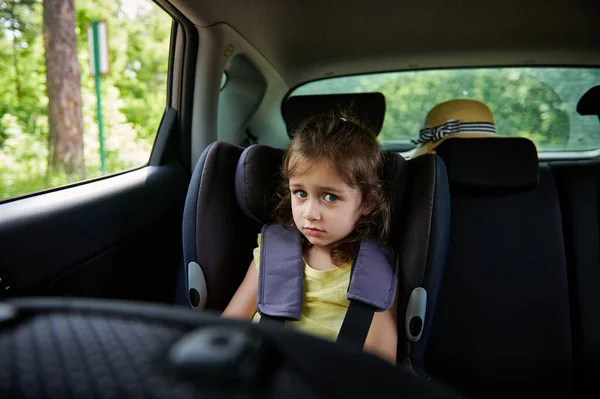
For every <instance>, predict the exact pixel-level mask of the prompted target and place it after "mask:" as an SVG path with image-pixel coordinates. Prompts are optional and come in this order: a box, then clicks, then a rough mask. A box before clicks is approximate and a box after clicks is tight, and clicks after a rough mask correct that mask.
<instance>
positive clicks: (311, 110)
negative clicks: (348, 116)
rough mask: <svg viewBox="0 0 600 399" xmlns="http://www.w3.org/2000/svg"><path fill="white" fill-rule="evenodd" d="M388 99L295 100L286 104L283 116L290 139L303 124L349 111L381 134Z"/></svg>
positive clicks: (354, 96)
mask: <svg viewBox="0 0 600 399" xmlns="http://www.w3.org/2000/svg"><path fill="white" fill-rule="evenodd" d="M385 107H386V105H385V96H384V95H383V94H381V93H350V94H323V95H320V94H319V95H317V94H315V95H303V96H292V97H288V99H287V100H286V101H285V102H284V103H283V105H282V109H281V112H282V114H283V119H284V120H285V125H286V127H287V131H288V136H290V137H291V136H292V134H293V132H294V130H296V128H297V127H298V125H299V124H300V122H302V121H303V120H305V119H306V118H308V117H310V116H312V115H317V114H321V113H327V112H331V111H334V112H337V111H340V110H347V111H350V112H351V113H352V114H353V115H354V116H355V117H356V118H358V119H359V120H360V121H361V122H362V123H363V124H365V125H367V126H368V127H370V128H371V129H372V130H373V131H374V132H375V133H376V134H379V132H381V128H382V126H383V119H384V117H385Z"/></svg>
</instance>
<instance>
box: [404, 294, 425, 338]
mask: <svg viewBox="0 0 600 399" xmlns="http://www.w3.org/2000/svg"><path fill="white" fill-rule="evenodd" d="M426 311H427V291H426V290H425V289H424V288H422V287H417V288H415V289H414V290H413V291H412V293H411V294H410V299H409V300H408V306H407V308H406V318H405V321H404V330H405V333H406V338H407V339H408V340H409V341H410V342H417V341H418V340H419V339H421V334H422V333H423V326H424V325H425V313H426ZM415 317H419V318H421V329H420V330H419V334H417V335H413V334H412V333H411V332H410V322H411V320H412V319H413V318H415Z"/></svg>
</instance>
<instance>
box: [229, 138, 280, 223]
mask: <svg viewBox="0 0 600 399" xmlns="http://www.w3.org/2000/svg"><path fill="white" fill-rule="evenodd" d="M284 155H285V150H282V149H279V148H273V147H269V146H266V145H260V144H255V145H251V146H250V147H248V148H246V149H245V150H244V152H242V155H241V156H240V159H239V161H238V164H237V169H236V172H235V196H236V199H237V202H238V205H239V207H240V209H241V210H242V212H244V213H245V214H246V215H247V216H248V217H250V218H252V219H254V220H256V221H258V222H259V223H263V224H266V223H272V222H273V221H274V218H273V214H272V212H273V210H274V209H275V206H276V205H277V189H278V188H279V185H280V184H281V178H282V176H281V164H282V162H283V157H284Z"/></svg>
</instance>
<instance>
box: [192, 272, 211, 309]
mask: <svg viewBox="0 0 600 399" xmlns="http://www.w3.org/2000/svg"><path fill="white" fill-rule="evenodd" d="M192 289H195V290H196V291H198V294H199V295H200V301H199V302H198V305H197V306H194V304H193V303H192V300H191V298H190V291H191V290H192ZM187 296H188V302H189V304H190V306H191V307H193V308H195V309H204V307H205V306H206V300H207V299H208V291H207V290H206V279H205V278H204V273H203V272H202V268H201V267H200V265H199V264H197V263H196V262H190V263H189V265H188V292H187Z"/></svg>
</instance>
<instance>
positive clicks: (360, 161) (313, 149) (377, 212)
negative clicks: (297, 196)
mask: <svg viewBox="0 0 600 399" xmlns="http://www.w3.org/2000/svg"><path fill="white" fill-rule="evenodd" d="M323 160H326V161H327V162H328V163H329V164H330V165H331V167H332V168H333V169H334V171H335V172H336V173H337V175H338V176H339V177H340V178H341V179H342V180H343V181H344V182H345V183H346V184H347V185H348V186H350V187H352V188H354V189H357V190H359V191H360V193H361V194H362V201H363V203H367V204H369V205H370V206H372V207H373V210H372V211H371V212H370V213H369V214H368V215H365V216H361V218H360V219H359V220H358V222H357V223H356V226H355V228H354V231H353V232H352V233H350V234H349V235H348V236H346V237H345V238H343V239H342V240H340V241H338V242H337V243H335V244H334V246H333V248H332V251H331V261H332V262H333V263H334V264H335V265H338V266H339V265H342V264H344V263H347V262H350V261H352V259H353V258H354V255H355V253H356V248H357V243H358V242H359V241H360V240H363V239H375V240H379V241H383V242H386V241H387V238H388V237H387V236H388V233H389V220H390V198H389V196H388V195H387V193H386V192H384V189H383V185H382V181H381V170H382V166H383V165H382V164H383V151H382V149H381V146H380V145H379V143H378V141H377V137H376V134H375V133H374V131H373V130H372V129H371V128H369V127H368V126H366V125H364V124H362V123H361V122H360V121H358V120H357V119H355V118H354V117H353V116H352V115H351V114H350V113H349V112H347V111H344V112H331V113H328V114H321V115H315V116H313V117H310V118H308V119H306V120H304V121H303V122H302V123H301V124H300V125H299V126H298V128H297V129H296V130H295V131H294V132H293V134H292V141H291V143H290V146H289V147H288V149H287V151H286V154H285V157H284V161H283V165H282V169H281V175H282V183H281V185H280V187H279V190H278V197H279V201H278V204H277V207H276V209H275V218H276V219H277V221H278V223H279V224H281V225H282V226H284V227H286V228H291V227H293V226H294V219H293V215H292V205H291V193H290V189H289V179H290V177H291V176H297V175H301V174H303V173H304V172H305V171H306V170H307V169H308V168H310V166H311V165H314V164H315V163H317V162H319V161H323ZM302 240H303V243H304V244H305V245H309V243H308V240H306V238H305V237H304V236H303V237H302Z"/></svg>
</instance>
